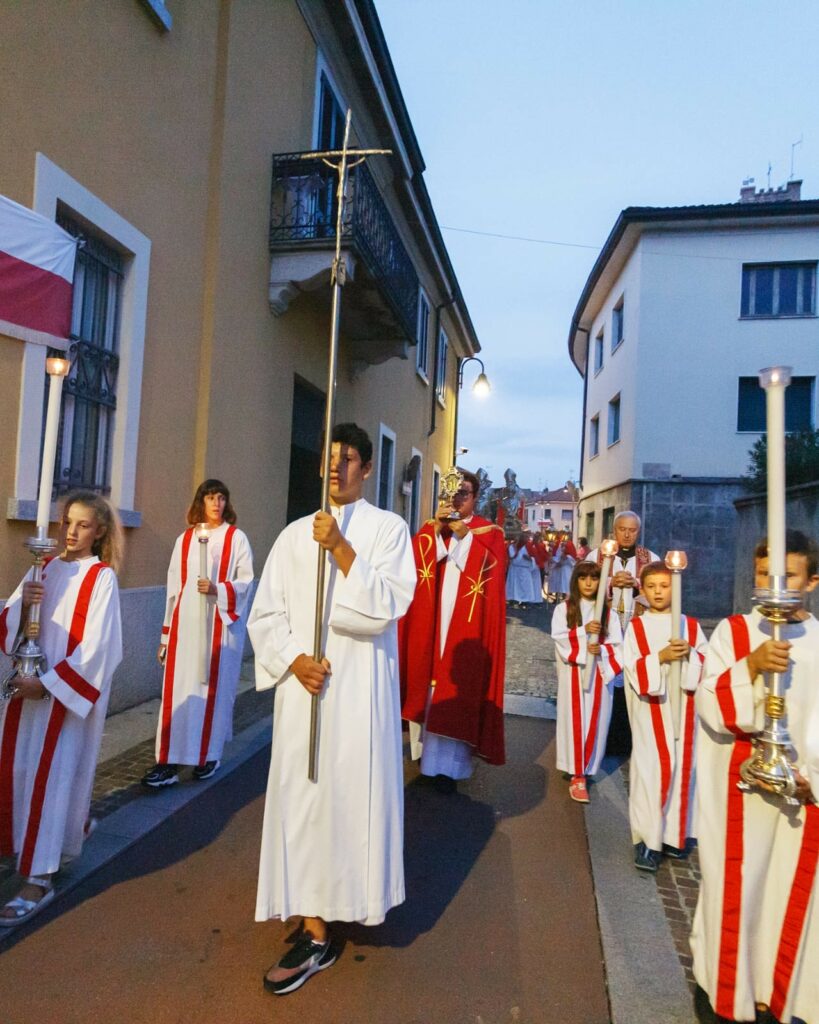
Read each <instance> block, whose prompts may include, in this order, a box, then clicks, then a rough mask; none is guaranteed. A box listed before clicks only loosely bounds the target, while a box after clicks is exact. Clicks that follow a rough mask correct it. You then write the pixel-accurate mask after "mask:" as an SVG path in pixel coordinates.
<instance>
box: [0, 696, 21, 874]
mask: <svg viewBox="0 0 819 1024" xmlns="http://www.w3.org/2000/svg"><path fill="white" fill-rule="evenodd" d="M22 711H23V702H22V700H13V701H10V702H9V706H8V709H7V711H6V720H5V722H4V724H3V742H2V745H0V857H11V856H12V855H13V854H14V755H15V751H16V750H17V733H18V731H19V729H20V715H21V713H22Z"/></svg>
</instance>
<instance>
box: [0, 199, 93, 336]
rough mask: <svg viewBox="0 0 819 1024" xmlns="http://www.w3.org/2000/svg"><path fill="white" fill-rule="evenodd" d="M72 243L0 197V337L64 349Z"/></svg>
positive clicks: (55, 228)
mask: <svg viewBox="0 0 819 1024" xmlns="http://www.w3.org/2000/svg"><path fill="white" fill-rule="evenodd" d="M76 254H77V240H76V238H74V237H72V236H71V235H69V233H68V232H67V231H63V229H62V228H61V227H60V226H59V225H58V224H55V223H54V221H51V220H47V219H46V218H45V217H41V216H40V214H39V213H35V212H34V211H33V210H29V209H28V208H27V207H25V206H20V204H19V203H15V202H14V201H13V200H11V199H7V198H6V197H5V196H0V334H9V335H11V337H13V338H21V339H22V340H23V341H33V342H37V343H39V344H41V345H53V346H54V347H56V348H66V346H67V339H68V336H69V334H70V332H71V298H72V290H73V284H72V282H73V280H74V258H75V256H76Z"/></svg>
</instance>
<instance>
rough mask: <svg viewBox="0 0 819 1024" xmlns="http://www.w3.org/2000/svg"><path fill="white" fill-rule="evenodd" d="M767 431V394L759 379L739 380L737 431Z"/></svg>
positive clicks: (746, 378) (742, 378) (741, 378)
mask: <svg viewBox="0 0 819 1024" xmlns="http://www.w3.org/2000/svg"><path fill="white" fill-rule="evenodd" d="M764 429H765V392H764V390H763V389H762V388H761V387H760V386H759V378H758V377H740V378H739V400H738V402H737V430H760V431H761V430H764Z"/></svg>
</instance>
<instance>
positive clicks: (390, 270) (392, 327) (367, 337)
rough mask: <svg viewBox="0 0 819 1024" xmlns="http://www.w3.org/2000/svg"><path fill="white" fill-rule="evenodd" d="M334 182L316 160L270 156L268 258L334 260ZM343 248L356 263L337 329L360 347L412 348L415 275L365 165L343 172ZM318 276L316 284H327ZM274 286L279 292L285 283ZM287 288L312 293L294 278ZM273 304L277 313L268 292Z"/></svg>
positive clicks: (331, 172) (332, 173) (332, 172)
mask: <svg viewBox="0 0 819 1024" xmlns="http://www.w3.org/2000/svg"><path fill="white" fill-rule="evenodd" d="M337 181H338V179H337V175H336V171H335V170H334V168H331V167H328V166H327V165H326V164H325V163H323V162H322V161H321V160H315V159H301V158H300V156H299V154H298V153H285V154H281V155H278V156H274V157H273V187H272V193H271V202H270V251H271V254H272V255H273V257H274V259H275V258H276V257H277V256H281V255H284V254H296V253H304V252H310V251H312V252H323V253H325V254H330V253H332V250H333V249H334V247H335V232H336V213H337V207H336V189H337V187H338V185H337ZM341 244H342V249H343V250H344V251H349V252H351V253H352V255H353V256H354V258H355V259H356V261H357V262H358V265H357V266H356V268H355V273H354V275H353V277H354V280H353V281H348V285H347V287H346V288H345V290H344V300H343V301H342V327H343V329H344V330H345V331H346V332H347V334H348V335H349V336H350V337H352V338H353V339H358V340H361V341H373V342H377V341H378V340H382V341H383V340H386V339H392V340H395V339H396V338H397V337H400V338H401V339H402V341H403V342H404V343H406V342H409V343H410V344H414V342H415V331H416V320H417V315H418V275H417V274H416V272H415V268H414V266H413V264H412V260H411V259H410V257H409V255H408V253H407V250H406V249H405V248H404V245H403V243H402V241H401V238H400V236H399V234H398V231H397V230H396V227H395V224H394V223H393V220H392V217H391V216H390V213H389V210H388V209H387V205H386V203H385V202H384V200H383V199H382V197H381V194H380V193H379V191H378V188H377V186H376V184H375V181H374V180H373V176H372V174H371V173H370V171H369V170H368V168H367V165H366V164H364V163H362V164H359V165H358V166H357V167H354V168H352V170H351V171H350V173H349V179H348V183H347V200H346V202H345V207H344V219H343V222H342V241H341ZM327 265H329V264H327ZM362 267H363V270H364V273H362V272H361V271H362ZM288 269H289V268H288ZM323 270H324V268H322V280H327V281H329V278H328V277H326V276H324V273H323ZM279 275H280V276H281V271H279ZM275 276H276V271H275V270H274V269H273V268H271V282H272V280H273V278H274V277H275ZM305 276H306V275H305ZM278 283H279V286H280V292H281V285H282V283H283V282H282V281H281V280H280V281H279V282H278ZM291 283H292V284H293V285H294V290H295V291H298V290H302V291H306V290H310V289H311V288H315V287H316V285H315V284H311V285H309V286H308V287H303V285H302V282H301V281H299V280H298V277H297V278H296V279H295V280H293V281H292V282H291ZM328 291H329V289H328ZM289 298H290V296H287V297H286V299H285V300H284V301H282V302H281V305H282V308H286V306H287V302H289ZM280 301H281V300H280ZM271 304H273V305H274V308H275V303H274V302H273V299H272V291H271ZM277 311H280V310H277ZM392 354H395V353H394V352H386V353H385V354H384V355H383V357H382V358H388V357H389V355H392ZM363 358H365V359H366V361H368V362H379V361H380V359H379V358H377V357H375V358H371V357H370V355H366V356H363Z"/></svg>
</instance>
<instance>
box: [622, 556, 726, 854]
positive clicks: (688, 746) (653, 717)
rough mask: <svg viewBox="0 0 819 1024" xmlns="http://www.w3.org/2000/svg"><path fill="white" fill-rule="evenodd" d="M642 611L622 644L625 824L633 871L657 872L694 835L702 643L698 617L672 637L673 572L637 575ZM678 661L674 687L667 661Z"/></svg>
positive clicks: (686, 619) (658, 569)
mask: <svg viewBox="0 0 819 1024" xmlns="http://www.w3.org/2000/svg"><path fill="white" fill-rule="evenodd" d="M640 586H641V588H642V592H643V596H644V597H645V599H646V601H647V602H648V611H647V612H646V613H645V614H644V615H641V616H640V617H639V618H633V619H632V620H631V622H630V623H629V625H628V628H627V630H626V635H625V639H624V642H623V662H624V668H625V683H626V706H627V708H628V716H629V722H630V723H631V734H632V749H631V761H630V765H629V803H628V810H629V822H630V824H631V841H632V843H633V844H634V865H635V867H637V868H638V869H639V870H641V871H652V872H653V871H656V870H657V868H658V867H659V865H660V859H661V854H662V853H665V854H666V855H667V856H669V857H674V858H681V857H684V856H685V855H686V843H687V841H688V839H689V838H693V836H694V828H693V820H694V805H695V799H696V788H695V784H696V770H695V747H696V717H697V716H696V709H695V706H694V694H695V692H696V690H697V686H698V684H699V681H700V677H701V675H702V665H703V661H704V660H705V651H706V649H707V642H706V639H705V634H704V633H703V631H702V628H701V627H700V625H699V623H698V622H697V620H696V619H693V618H691V616H689V615H684V616H683V621H682V624H681V627H682V628H681V633H682V637H681V639H679V640H672V639H671V573H670V571H669V570H668V569H667V568H666V565H665V563H664V562H651V563H649V564H648V565H647V566H646V567H645V568H644V569H643V571H642V573H641V575H640ZM674 661H679V662H680V663H681V670H680V683H679V686H677V684H676V682H675V681H674V680H673V679H672V673H671V663H672V662H674Z"/></svg>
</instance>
